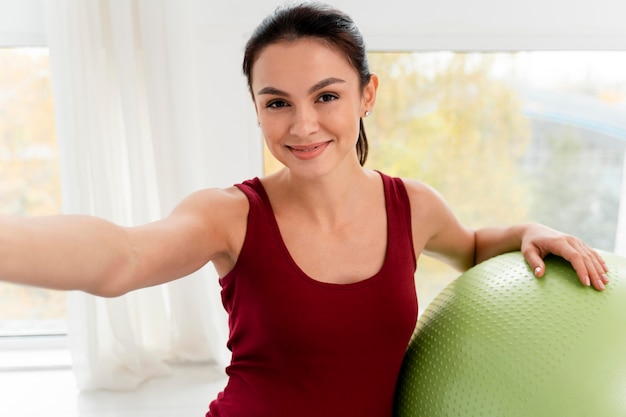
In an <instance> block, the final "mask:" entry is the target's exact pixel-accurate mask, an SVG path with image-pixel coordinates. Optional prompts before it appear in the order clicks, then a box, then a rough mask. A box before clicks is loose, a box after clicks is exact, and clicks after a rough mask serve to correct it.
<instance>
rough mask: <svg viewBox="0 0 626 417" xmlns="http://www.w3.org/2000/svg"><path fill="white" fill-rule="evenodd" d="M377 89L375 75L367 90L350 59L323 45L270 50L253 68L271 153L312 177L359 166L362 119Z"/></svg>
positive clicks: (297, 43) (257, 105)
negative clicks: (356, 146)
mask: <svg viewBox="0 0 626 417" xmlns="http://www.w3.org/2000/svg"><path fill="white" fill-rule="evenodd" d="M377 84H378V80H377V78H376V76H375V75H373V76H372V81H370V83H369V84H368V86H366V88H365V89H362V88H361V86H360V84H359V76H358V74H357V72H356V70H355V69H354V68H353V67H352V66H351V65H350V64H349V62H348V60H347V59H346V58H345V57H344V56H343V55H342V54H341V53H339V52H337V51H336V50H335V49H333V48H331V47H329V46H327V45H325V44H324V43H321V42H320V41H317V40H314V39H300V40H298V41H295V42H289V43H278V44H273V45H270V46H267V47H266V48H265V49H263V51H262V52H261V53H260V55H259V57H258V59H257V61H256V62H255V63H254V66H253V68H252V93H253V97H254V105H255V108H256V111H257V117H258V120H259V123H260V124H261V128H262V131H263V136H264V137H265V141H266V143H267V146H268V148H269V150H270V152H271V153H272V154H273V155H274V157H276V159H278V160H279V161H280V162H282V163H283V164H284V165H285V166H287V167H288V168H289V169H291V170H292V171H293V172H294V173H296V174H299V175H302V176H306V177H311V176H317V175H323V174H326V173H329V172H331V171H332V170H333V169H334V168H336V167H338V166H341V165H342V164H357V165H358V158H357V153H356V149H355V145H356V141H357V139H358V136H359V120H360V118H361V117H363V116H364V115H365V112H366V111H367V110H370V111H371V109H372V107H373V105H374V100H375V96H376V87H377Z"/></svg>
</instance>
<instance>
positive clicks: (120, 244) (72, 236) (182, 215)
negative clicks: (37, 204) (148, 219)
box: [0, 190, 245, 296]
mask: <svg viewBox="0 0 626 417" xmlns="http://www.w3.org/2000/svg"><path fill="white" fill-rule="evenodd" d="M244 198H245V197H244ZM241 201H242V199H241V198H240V197H239V195H238V194H237V192H236V191H232V190H230V191H227V190H204V191H201V192H198V193H195V194H193V195H191V196H189V197H188V198H187V199H185V200H184V201H183V202H182V203H181V204H180V205H179V206H178V207H177V208H176V209H174V211H173V212H172V213H171V214H170V215H169V216H168V217H166V218H164V219H162V220H159V221H156V222H153V223H149V224H146V225H142V226H137V227H122V226H119V225H116V224H113V223H111V222H108V221H106V220H102V219H99V218H96V217H90V216H74V215H71V216H68V215H61V216H49V217H12V216H2V217H0V280H4V281H9V282H14V283H20V284H26V285H33V286H39V287H45V288H53V289H60V290H82V291H86V292H89V293H92V294H97V295H102V296H117V295H121V294H124V293H126V292H128V291H131V290H134V289H138V288H142V287H147V286H152V285H157V284H161V283H164V282H167V281H171V280H173V279H176V278H180V277H183V276H185V275H188V274H190V273H192V272H193V271H195V270H197V269H199V268H200V267H202V266H203V265H204V264H206V263H207V262H209V261H210V260H212V259H214V258H217V257H219V256H220V255H222V254H223V253H224V252H226V251H227V250H228V248H229V237H228V234H227V229H226V228H225V227H224V225H225V224H228V223H227V220H232V218H231V216H232V215H233V214H232V213H236V212H238V211H237V210H233V207H234V206H235V205H236V206H237V207H241ZM239 211H240V210H239ZM225 216H226V217H225Z"/></svg>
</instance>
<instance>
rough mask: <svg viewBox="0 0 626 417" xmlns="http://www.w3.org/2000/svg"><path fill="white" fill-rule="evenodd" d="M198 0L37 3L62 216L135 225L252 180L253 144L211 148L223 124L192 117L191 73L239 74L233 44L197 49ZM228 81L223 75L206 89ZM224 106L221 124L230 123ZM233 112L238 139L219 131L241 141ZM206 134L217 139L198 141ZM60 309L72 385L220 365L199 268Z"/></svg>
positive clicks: (198, 86)
mask: <svg viewBox="0 0 626 417" xmlns="http://www.w3.org/2000/svg"><path fill="white" fill-rule="evenodd" d="M198 4H200V3H199V2H194V1H192V0H123V1H122V0H89V1H84V0H48V1H47V3H46V19H47V26H48V28H47V29H48V42H49V47H50V56H51V65H52V81H53V87H54V95H55V111H56V120H57V133H58V141H59V148H60V158H61V171H62V181H63V194H64V197H63V198H64V211H65V212H67V213H88V214H94V215H97V216H100V217H103V218H107V219H109V220H112V221H114V222H116V223H119V224H125V225H136V224H142V223H145V222H148V221H151V220H155V219H157V218H160V217H163V216H165V215H167V213H168V212H169V211H170V210H171V209H172V208H173V207H174V205H175V204H176V202H178V201H179V200H180V199H181V198H182V197H184V195H186V194H188V193H189V192H191V191H193V190H195V189H198V188H201V187H206V186H216V185H217V186H223V185H226V184H227V185H230V184H232V183H233V182H235V181H234V179H235V178H236V179H237V180H242V179H245V178H247V177H249V176H251V175H250V174H255V175H256V172H258V168H259V167H260V162H259V164H257V165H255V166H252V167H250V164H247V162H249V161H248V160H252V159H254V158H256V156H255V155H257V154H260V152H258V150H257V148H256V147H257V144H256V143H255V144H254V145H253V146H252V148H251V149H252V150H250V149H249V146H248V145H249V144H247V143H246V138H243V139H237V140H233V141H232V143H231V144H229V145H228V148H224V147H225V146H226V145H224V144H223V143H222V142H221V141H223V140H224V137H223V136H221V135H224V133H223V132H224V131H226V130H228V129H229V127H228V126H224V125H219V121H220V119H219V118H218V117H217V116H216V115H215V114H213V115H211V116H210V117H206V118H205V117H203V109H202V108H203V107H204V106H206V105H207V103H209V101H208V99H207V98H206V97H205V96H206V94H205V95H201V92H206V91H207V90H209V89H211V88H212V87H209V86H207V84H206V82H204V81H203V77H201V76H200V75H199V74H203V75H204V73H205V72H206V75H211V71H217V74H218V75H219V71H221V70H224V69H227V70H228V71H231V70H232V69H234V68H237V69H236V71H238V67H235V66H234V63H235V61H238V60H239V54H240V52H241V46H239V47H235V46H234V43H237V44H240V39H239V38H235V40H234V41H233V42H231V43H228V42H227V43H224V45H223V46H217V44H216V43H212V41H211V40H208V41H207V40H202V39H200V40H198V39H197V37H196V35H194V29H193V28H194V27H195V26H197V24H196V23H197V21H196V20H194V19H196V17H194V13H195V11H194V8H195V7H197V5H198ZM205 7H206V6H205ZM194 22H196V23H194ZM215 48H218V49H217V50H216V49H215ZM219 48H228V49H229V50H232V52H231V53H230V55H228V54H226V55H227V56H225V57H220V61H221V65H220V67H221V68H223V69H218V70H214V69H213V70H211V68H209V67H210V65H211V63H212V62H213V61H211V59H212V58H211V56H214V53H215V52H220V51H221V49H219ZM199 51H200V52H201V53H200V54H199V53H198V52H199ZM236 65H237V66H238V62H237V64H236ZM238 76H239V74H237V77H235V78H234V80H235V82H237V83H239V82H241V81H242V80H241V79H239V78H238ZM231 78H232V76H231ZM229 82H230V81H228V80H223V83H222V84H224V85H222V86H218V87H217V93H220V91H221V90H220V88H222V89H224V88H226V89H228V88H230V87H229ZM214 84H215V83H214ZM244 92H245V87H244V84H243V82H242V86H241V91H239V90H236V91H234V92H233V91H231V92H230V94H235V95H238V94H241V98H238V99H237V100H236V106H237V107H238V108H239V107H241V104H242V103H240V101H241V100H243V97H244V96H245V95H244V94H243V93H244ZM220 94H221V93H220ZM216 99H217V100H219V97H218V98H216ZM247 100H249V99H247V97H246V102H245V105H246V106H249V103H248V102H247ZM208 107H209V108H210V107H211V106H208ZM227 110H228V109H227ZM228 111H229V113H231V116H230V117H229V116H227V117H226V118H225V119H226V121H227V122H228V121H229V119H231V118H232V117H233V116H232V113H233V109H230V110H228ZM235 113H236V114H237V117H239V127H238V129H239V130H236V129H235V130H234V131H233V132H231V133H234V134H235V135H238V134H239V135H240V136H246V135H248V137H250V129H249V128H248V126H249V125H250V124H251V123H254V120H253V119H252V120H250V121H249V122H246V120H248V119H249V118H250V117H249V116H250V114H248V113H245V112H244V111H243V110H242V111H241V112H238V113H237V112H235ZM241 116H243V117H241ZM211 123H214V124H215V126H209V124H211ZM242 126H243V127H242ZM231 130H232V128H231ZM207 131H208V132H211V133H215V135H216V137H217V138H219V139H220V140H219V141H214V142H211V141H209V140H207V139H206V136H208V135H207V134H206V133H205V132H207ZM258 146H260V145H258ZM242 149H245V150H246V152H248V153H249V154H250V155H251V156H249V157H248V159H246V158H245V152H244V153H243V155H244V158H243V162H242V163H243V165H242V163H240V164H229V162H228V159H229V158H230V157H231V155H239V156H241V155H242V153H241V150H242ZM240 159H241V158H240ZM242 166H244V167H245V168H241V167H242ZM218 173H219V174H220V175H219V177H218ZM242 176H245V177H242ZM225 183H226V184H225ZM70 300H71V301H70V305H69V313H68V316H69V318H68V320H69V328H70V344H71V347H72V354H73V360H74V369H75V374H76V377H77V381H78V385H79V387H80V388H82V389H99V388H104V389H114V390H125V389H133V388H134V387H136V386H137V385H138V384H140V383H141V382H142V381H144V380H146V379H147V378H150V377H153V376H159V375H165V374H167V373H168V366H167V363H168V362H169V361H198V362H205V361H211V360H216V361H218V362H219V363H221V364H224V363H226V362H227V361H228V359H229V353H228V352H227V350H226V348H225V341H226V337H227V328H226V317H225V313H224V312H223V309H222V306H221V302H220V299H219V286H218V284H217V277H216V275H215V273H214V271H213V269H212V267H210V266H209V267H208V269H207V268H204V269H202V270H201V271H199V272H198V273H196V274H194V275H192V276H190V277H186V278H184V279H182V280H179V281H177V282H174V283H170V284H167V285H163V286H159V287H154V288H149V289H144V290H139V291H135V292H132V293H130V294H128V295H125V296H123V297H119V298H116V299H102V298H99V297H93V296H89V295H86V294H82V293H72V294H71V296H70Z"/></svg>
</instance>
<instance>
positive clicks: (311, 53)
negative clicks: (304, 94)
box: [252, 38, 358, 91]
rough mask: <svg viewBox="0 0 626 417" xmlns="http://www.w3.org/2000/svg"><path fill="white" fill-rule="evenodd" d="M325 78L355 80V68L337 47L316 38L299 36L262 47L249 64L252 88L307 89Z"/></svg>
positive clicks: (356, 78) (356, 76) (356, 79)
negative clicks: (295, 38) (251, 63)
mask: <svg viewBox="0 0 626 417" xmlns="http://www.w3.org/2000/svg"><path fill="white" fill-rule="evenodd" d="M328 77H338V78H341V79H344V80H345V81H347V82H354V81H358V74H357V72H356V70H355V69H354V68H353V67H352V66H351V65H350V62H349V61H348V59H347V58H346V57H345V55H343V54H342V53H341V52H340V51H339V50H337V48H334V47H332V46H330V45H328V44H327V43H324V42H323V41H320V40H316V39H307V38H305V39H299V40H296V41H293V42H281V43H275V44H272V45H268V46H267V47H265V48H264V49H263V50H262V51H261V53H260V54H259V57H258V58H257V60H256V62H255V63H254V65H253V67H252V88H253V90H254V91H256V90H258V89H259V88H263V87H267V86H272V87H279V86H280V85H291V86H293V87H295V86H301V87H302V88H309V87H310V86H311V85H312V84H314V83H316V82H318V81H320V80H321V79H325V78H328Z"/></svg>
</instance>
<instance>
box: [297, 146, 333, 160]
mask: <svg viewBox="0 0 626 417" xmlns="http://www.w3.org/2000/svg"><path fill="white" fill-rule="evenodd" d="M329 144H330V142H320V143H312V144H310V145H306V146H290V145H287V148H288V149H289V150H290V151H292V152H293V153H294V155H296V156H298V157H299V158H302V159H310V158H313V157H315V156H317V155H319V154H321V153H322V152H323V151H324V149H326V147H327V146H328V145H329Z"/></svg>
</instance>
